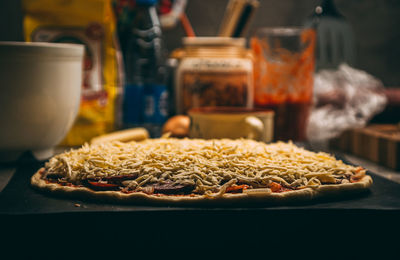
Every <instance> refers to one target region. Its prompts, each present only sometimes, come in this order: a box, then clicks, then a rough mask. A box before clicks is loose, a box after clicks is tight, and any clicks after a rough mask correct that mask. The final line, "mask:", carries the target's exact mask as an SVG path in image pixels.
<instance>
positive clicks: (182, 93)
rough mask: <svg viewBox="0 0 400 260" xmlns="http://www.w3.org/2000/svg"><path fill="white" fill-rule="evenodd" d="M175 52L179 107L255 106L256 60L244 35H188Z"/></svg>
mask: <svg viewBox="0 0 400 260" xmlns="http://www.w3.org/2000/svg"><path fill="white" fill-rule="evenodd" d="M183 44H184V48H183V49H181V50H179V51H176V52H175V57H176V58H178V59H179V61H180V62H179V65H178V68H177V70H176V75H175V108H176V113H177V114H186V113H187V112H188V111H189V110H190V109H191V108H196V107H209V106H224V107H230V106H233V107H247V108H252V107H253V63H252V59H251V52H250V51H249V50H248V49H246V48H245V44H246V41H245V39H244V38H229V37H188V38H184V39H183Z"/></svg>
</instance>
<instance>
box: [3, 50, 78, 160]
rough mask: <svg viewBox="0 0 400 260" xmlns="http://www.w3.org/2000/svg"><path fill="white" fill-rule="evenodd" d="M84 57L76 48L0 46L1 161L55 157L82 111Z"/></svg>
mask: <svg viewBox="0 0 400 260" xmlns="http://www.w3.org/2000/svg"><path fill="white" fill-rule="evenodd" d="M83 54H84V47H83V45H77V44H59V43H26V42H0V82H1V83H0V106H1V108H0V125H1V127H0V161H10V160H15V159H16V158H17V157H18V156H19V155H20V154H21V153H23V152H24V151H27V150H31V151H32V152H33V153H34V155H35V156H36V157H37V158H38V159H44V158H46V157H49V156H51V155H52V149H53V148H54V146H56V145H57V144H58V143H60V142H61V141H62V139H63V138H64V137H65V135H66V134H67V132H68V131H69V129H70V128H71V126H72V124H73V122H74V120H75V117H76V115H77V113H78V110H79V104H80V95H81V85H82V66H83V63H82V62H83Z"/></svg>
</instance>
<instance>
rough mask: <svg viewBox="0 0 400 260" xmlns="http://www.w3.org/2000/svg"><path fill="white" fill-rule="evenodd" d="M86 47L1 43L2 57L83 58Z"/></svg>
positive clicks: (61, 44) (80, 45)
mask: <svg viewBox="0 0 400 260" xmlns="http://www.w3.org/2000/svg"><path fill="white" fill-rule="evenodd" d="M83 53H84V45H82V44H72V43H48V42H0V55H7V56H9V55H14V54H16V55H19V56H23V55H29V56H32V55H35V56H57V57H82V56H83Z"/></svg>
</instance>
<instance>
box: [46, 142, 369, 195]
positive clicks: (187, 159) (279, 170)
mask: <svg viewBox="0 0 400 260" xmlns="http://www.w3.org/2000/svg"><path fill="white" fill-rule="evenodd" d="M45 168H46V172H47V173H48V174H51V173H53V174H58V175H61V176H62V178H63V179H64V180H67V181H68V182H71V183H74V184H79V183H81V182H82V181H83V180H85V179H90V178H100V179H101V178H104V177H111V176H128V175H134V176H136V177H135V179H131V180H126V181H123V182H122V183H123V185H124V186H125V187H126V188H128V189H130V190H135V191H140V190H143V188H145V187H146V186H149V185H152V184H162V183H167V182H168V183H174V184H182V185H189V184H190V185H194V187H195V188H194V190H193V193H195V194H218V195H222V194H223V193H225V190H226V189H227V187H229V186H232V185H233V186H234V185H237V184H247V185H249V189H257V188H268V187H270V184H271V183H272V182H275V183H279V184H280V185H282V186H283V187H287V188H291V189H302V188H305V187H318V186H319V185H322V184H340V183H346V182H349V181H350V179H351V176H353V175H355V174H357V173H359V172H360V171H363V173H365V170H364V169H362V168H361V167H355V166H351V165H346V164H344V163H343V162H342V161H340V160H336V159H335V158H334V157H333V156H331V155H329V154H326V153H322V152H319V153H315V152H311V151H307V150H305V149H303V148H300V147H297V146H295V145H294V144H292V143H283V142H278V143H273V144H265V143H262V142H256V141H253V140H248V139H238V140H230V139H215V140H200V139H174V138H165V139H164V138H163V139H147V140H145V141H141V142H131V143H121V142H109V143H102V144H96V145H87V144H86V145H84V146H83V147H82V148H80V149H74V150H71V151H68V152H65V153H62V154H59V155H57V156H55V157H53V158H52V159H50V161H49V162H48V163H46V165H45Z"/></svg>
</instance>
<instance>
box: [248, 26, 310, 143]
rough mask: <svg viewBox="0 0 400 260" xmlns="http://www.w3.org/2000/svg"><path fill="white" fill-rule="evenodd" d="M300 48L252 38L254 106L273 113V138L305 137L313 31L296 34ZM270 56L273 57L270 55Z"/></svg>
mask: <svg viewBox="0 0 400 260" xmlns="http://www.w3.org/2000/svg"><path fill="white" fill-rule="evenodd" d="M299 37H300V38H299V41H300V42H301V45H302V46H304V47H303V48H302V49H301V50H300V51H295V52H291V51H288V50H286V49H283V48H282V49H279V48H278V49H277V50H274V51H273V55H272V54H271V53H272V51H271V49H272V47H271V46H269V45H268V42H267V41H264V40H262V39H259V38H257V37H253V38H252V39H251V41H250V44H251V48H252V50H253V54H254V94H255V95H254V105H255V107H256V108H268V109H272V110H274V112H275V120H274V121H275V122H274V128H275V129H274V130H275V131H274V139H275V140H282V141H288V140H293V141H304V140H306V126H307V121H308V117H309V113H310V109H311V105H312V92H313V91H312V90H313V79H314V77H313V76H314V64H315V60H314V47H315V31H314V30H312V29H306V30H303V31H302V32H301V35H300V36H299ZM271 57H273V58H271Z"/></svg>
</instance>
